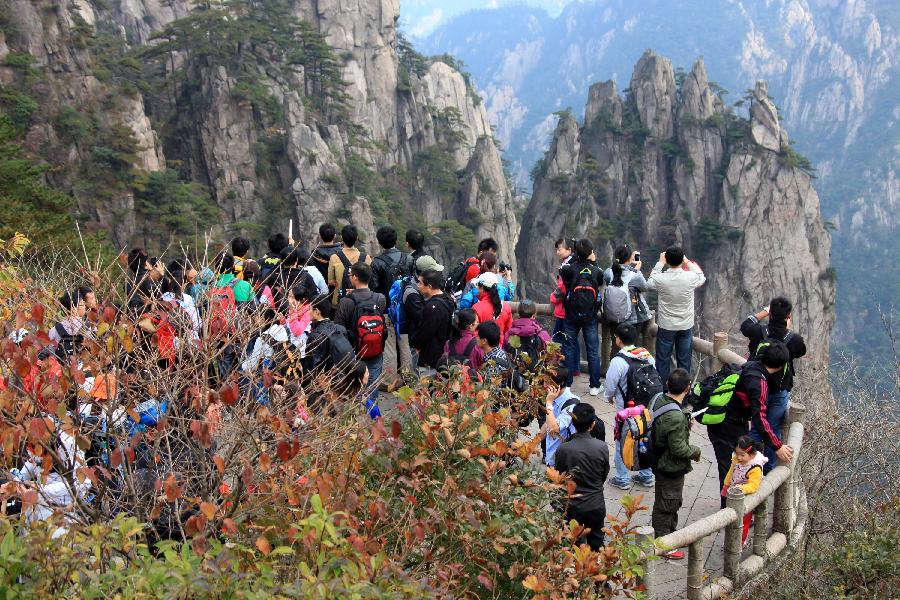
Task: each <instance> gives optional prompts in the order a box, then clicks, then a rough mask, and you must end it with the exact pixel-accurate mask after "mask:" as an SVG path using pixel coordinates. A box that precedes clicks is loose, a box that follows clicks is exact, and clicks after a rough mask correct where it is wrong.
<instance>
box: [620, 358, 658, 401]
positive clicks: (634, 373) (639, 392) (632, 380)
mask: <svg viewBox="0 0 900 600" xmlns="http://www.w3.org/2000/svg"><path fill="white" fill-rule="evenodd" d="M617 356H621V357H622V358H624V359H625V360H626V361H628V372H627V373H626V375H625V387H624V388H623V387H622V385H621V384H619V391H620V392H622V399H623V400H624V402H625V406H628V404H629V403H630V402H631V403H634V406H638V405H640V404H642V405H644V406H646V405H647V403H648V402H650V400H652V399H653V398H654V397H655V396H656V395H657V394H660V393H662V391H663V385H662V379H660V377H659V371H657V370H656V367H655V366H653V365H651V364H650V361H645V360H640V359H638V358H635V357H632V356H627V355H626V354H625V353H624V352H619V354H618V355H617Z"/></svg>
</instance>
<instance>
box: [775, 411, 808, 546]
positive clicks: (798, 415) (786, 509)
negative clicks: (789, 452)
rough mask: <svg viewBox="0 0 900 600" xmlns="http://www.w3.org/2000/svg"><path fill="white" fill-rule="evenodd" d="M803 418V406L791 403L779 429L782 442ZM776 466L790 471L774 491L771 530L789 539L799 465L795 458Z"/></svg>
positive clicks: (792, 524)
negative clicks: (793, 425) (773, 516)
mask: <svg viewBox="0 0 900 600" xmlns="http://www.w3.org/2000/svg"><path fill="white" fill-rule="evenodd" d="M805 416H806V407H805V406H803V405H802V404H794V403H793V402H792V403H791V404H790V406H789V407H788V412H787V415H786V416H785V420H784V425H783V426H782V428H781V435H782V440H785V439H787V434H788V432H789V431H790V429H791V425H792V424H793V423H797V422H802V421H803V419H804V417H805ZM793 450H794V453H795V454H796V453H797V452H798V451H799V450H800V448H794V449H793ZM778 464H779V465H782V466H785V467H787V468H788V469H790V474H789V475H788V478H787V479H786V480H785V482H784V483H782V484H781V486H780V487H779V488H778V489H777V490H776V491H775V510H774V513H775V519H774V524H773V529H774V530H775V531H779V532H781V533H783V534H784V535H785V536H787V537H788V538H790V534H791V530H793V528H794V520H795V518H796V510H795V500H796V499H797V498H798V494H797V481H798V479H799V478H798V477H797V469H798V467H797V466H796V465H798V464H799V460H798V459H797V458H796V457H795V458H794V459H793V460H791V461H790V462H783V461H781V460H779V461H778Z"/></svg>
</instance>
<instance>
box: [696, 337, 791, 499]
mask: <svg viewBox="0 0 900 600" xmlns="http://www.w3.org/2000/svg"><path fill="white" fill-rule="evenodd" d="M789 360H790V352H789V351H788V349H787V346H785V345H784V344H783V343H781V342H774V343H772V344H769V345H768V346H766V347H765V348H763V349H762V350H761V351H760V352H759V354H758V356H757V360H751V361H747V362H746V363H744V365H743V366H742V367H741V375H740V377H739V378H738V380H737V383H736V384H735V387H734V394H733V395H732V397H731V400H730V401H729V402H728V404H727V405H726V406H725V419H724V420H723V421H722V422H721V423H719V424H717V425H707V426H706V432H707V434H708V435H709V441H710V443H711V444H712V447H713V451H714V452H715V454H716V463H717V465H718V472H719V487H720V488H721V487H722V486H724V485H725V475H726V474H727V473H728V467H729V466H730V465H731V454H732V452H733V451H734V447H735V445H736V444H737V441H738V438H740V437H741V436H742V435H747V434H748V433H749V432H750V424H751V423H752V425H753V427H754V429H756V430H757V431H759V432H761V433H762V438H763V440H762V441H763V443H764V444H765V445H766V446H768V447H770V448H772V449H773V450H774V452H775V456H776V457H777V458H778V459H779V460H782V461H789V460H791V457H792V456H793V455H794V451H793V450H792V449H791V447H790V446H788V445H786V444H783V443H782V441H781V440H780V439H779V437H778V436H777V435H776V434H775V432H774V431H773V430H772V428H771V426H770V425H769V422H768V421H767V420H766V407H767V404H768V395H769V389H777V386H778V385H779V382H780V381H781V377H782V376H783V375H784V366H785V365H786V364H787V362H788V361H789ZM722 508H725V498H724V497H723V498H722Z"/></svg>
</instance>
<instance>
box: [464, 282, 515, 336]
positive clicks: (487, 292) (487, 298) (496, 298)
mask: <svg viewBox="0 0 900 600" xmlns="http://www.w3.org/2000/svg"><path fill="white" fill-rule="evenodd" d="M474 281H475V285H476V286H477V289H478V302H476V303H475V305H474V306H473V307H472V309H473V310H474V311H475V314H477V315H478V322H479V323H486V322H488V321H496V322H497V326H498V327H499V328H500V336H501V340H502V339H503V336H504V335H506V332H507V331H508V330H509V328H510V327H511V326H512V309H511V308H510V307H509V304H508V303H506V302H503V301H502V300H500V293H499V291H498V289H497V286H498V284H499V277H498V276H497V275H496V274H495V273H482V274H481V275H479V276H478V277H477V278H476V279H475V280H474Z"/></svg>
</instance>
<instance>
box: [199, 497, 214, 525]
mask: <svg viewBox="0 0 900 600" xmlns="http://www.w3.org/2000/svg"><path fill="white" fill-rule="evenodd" d="M200 512H202V513H203V514H204V516H205V517H206V518H207V519H209V520H210V521H212V520H213V519H215V518H216V512H218V509H217V508H216V505H215V504H212V503H211V502H201V503H200Z"/></svg>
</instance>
